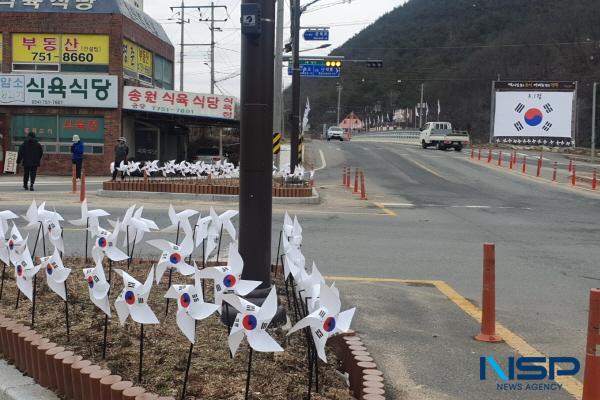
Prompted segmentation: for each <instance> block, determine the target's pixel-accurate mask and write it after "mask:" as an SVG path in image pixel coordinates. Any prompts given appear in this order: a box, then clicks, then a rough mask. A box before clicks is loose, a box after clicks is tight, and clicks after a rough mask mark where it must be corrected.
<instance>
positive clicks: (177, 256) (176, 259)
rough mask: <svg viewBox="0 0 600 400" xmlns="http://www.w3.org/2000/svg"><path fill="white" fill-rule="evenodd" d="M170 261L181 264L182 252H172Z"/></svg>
mask: <svg viewBox="0 0 600 400" xmlns="http://www.w3.org/2000/svg"><path fill="white" fill-rule="evenodd" d="M169 261H170V262H171V264H179V263H180V262H181V254H179V253H173V254H171V257H169Z"/></svg>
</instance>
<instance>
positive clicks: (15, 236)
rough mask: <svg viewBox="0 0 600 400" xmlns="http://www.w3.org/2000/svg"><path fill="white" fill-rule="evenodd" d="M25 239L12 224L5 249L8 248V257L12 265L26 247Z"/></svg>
mask: <svg viewBox="0 0 600 400" xmlns="http://www.w3.org/2000/svg"><path fill="white" fill-rule="evenodd" d="M27 239H28V238H25V239H23V236H21V232H19V229H18V228H17V225H15V224H13V227H12V229H11V231H10V236H9V238H8V240H7V241H6V249H7V250H8V258H9V261H10V262H11V263H13V265H16V263H17V260H18V259H19V255H20V254H21V253H22V252H23V251H25V249H26V248H27Z"/></svg>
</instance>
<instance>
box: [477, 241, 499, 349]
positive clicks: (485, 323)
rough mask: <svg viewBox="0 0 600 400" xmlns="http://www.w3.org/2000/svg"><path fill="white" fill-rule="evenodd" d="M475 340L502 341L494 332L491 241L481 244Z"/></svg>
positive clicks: (494, 299) (494, 287) (494, 293)
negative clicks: (478, 330) (480, 286)
mask: <svg viewBox="0 0 600 400" xmlns="http://www.w3.org/2000/svg"><path fill="white" fill-rule="evenodd" d="M475 340H477V341H480V342H490V343H497V342H502V341H503V340H502V338H501V337H500V336H499V335H497V334H496V246H495V245H494V244H492V243H485V244H484V245H483V296H482V307H481V333H480V334H479V335H477V336H475Z"/></svg>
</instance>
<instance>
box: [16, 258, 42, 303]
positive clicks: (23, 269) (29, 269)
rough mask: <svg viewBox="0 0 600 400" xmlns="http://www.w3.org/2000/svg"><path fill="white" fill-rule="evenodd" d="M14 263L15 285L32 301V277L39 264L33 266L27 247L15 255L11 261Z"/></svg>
mask: <svg viewBox="0 0 600 400" xmlns="http://www.w3.org/2000/svg"><path fill="white" fill-rule="evenodd" d="M13 263H14V265H15V280H16V281H17V287H18V288H19V290H20V291H21V293H23V294H24V295H25V296H26V297H27V298H28V299H29V300H32V301H33V278H34V277H35V275H36V274H37V273H38V271H39V270H40V266H39V265H38V266H34V265H33V260H32V259H31V254H30V253H29V249H27V248H25V250H24V251H23V252H22V253H21V254H19V255H17V256H16V258H15V260H14V261H13Z"/></svg>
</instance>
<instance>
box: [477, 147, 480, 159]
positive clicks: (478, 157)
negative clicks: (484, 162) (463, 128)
mask: <svg viewBox="0 0 600 400" xmlns="http://www.w3.org/2000/svg"><path fill="white" fill-rule="evenodd" d="M477 161H481V146H479V151H478V152H477Z"/></svg>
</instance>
